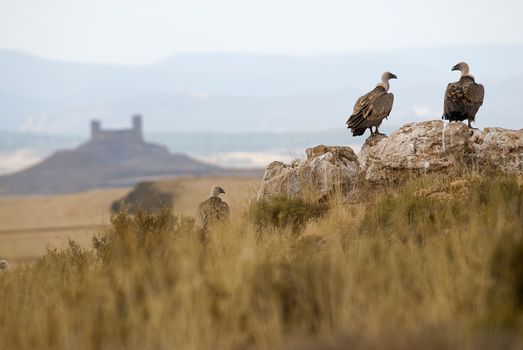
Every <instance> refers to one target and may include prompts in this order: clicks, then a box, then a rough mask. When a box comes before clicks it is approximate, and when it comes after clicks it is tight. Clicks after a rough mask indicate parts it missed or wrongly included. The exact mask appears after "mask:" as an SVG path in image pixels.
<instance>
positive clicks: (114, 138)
mask: <svg viewBox="0 0 523 350" xmlns="http://www.w3.org/2000/svg"><path fill="white" fill-rule="evenodd" d="M90 141H91V142H114V143H128V142H132V143H143V142H144V141H143V134H142V116H141V115H138V114H137V115H134V116H133V118H132V128H131V129H118V130H102V125H101V123H100V121H99V120H93V121H91V140H90Z"/></svg>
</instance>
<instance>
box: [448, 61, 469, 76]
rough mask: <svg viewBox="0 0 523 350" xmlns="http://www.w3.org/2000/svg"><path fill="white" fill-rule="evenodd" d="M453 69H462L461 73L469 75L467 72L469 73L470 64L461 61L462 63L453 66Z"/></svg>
mask: <svg viewBox="0 0 523 350" xmlns="http://www.w3.org/2000/svg"><path fill="white" fill-rule="evenodd" d="M452 70H453V71H455V70H459V71H461V75H467V74H469V65H468V64H466V63H465V62H460V63H458V64H456V65H455V66H454V67H452Z"/></svg>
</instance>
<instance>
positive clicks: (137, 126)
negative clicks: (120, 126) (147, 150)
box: [133, 114, 143, 141]
mask: <svg viewBox="0 0 523 350" xmlns="http://www.w3.org/2000/svg"><path fill="white" fill-rule="evenodd" d="M133 132H134V134H135V136H136V138H137V139H138V140H140V141H142V140H143V136H142V116H141V115H140V114H136V115H134V116H133Z"/></svg>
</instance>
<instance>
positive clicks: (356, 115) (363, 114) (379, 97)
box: [347, 72, 397, 136]
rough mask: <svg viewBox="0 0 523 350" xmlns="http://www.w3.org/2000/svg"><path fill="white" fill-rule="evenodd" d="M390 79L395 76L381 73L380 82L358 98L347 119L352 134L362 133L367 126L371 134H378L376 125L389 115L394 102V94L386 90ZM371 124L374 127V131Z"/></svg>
mask: <svg viewBox="0 0 523 350" xmlns="http://www.w3.org/2000/svg"><path fill="white" fill-rule="evenodd" d="M390 79H397V77H396V75H394V74H392V73H390V72H385V73H383V74H382V75H381V83H379V84H378V85H377V86H376V87H375V88H374V89H373V90H372V91H371V92H369V93H367V94H365V95H363V96H361V97H360V98H358V100H357V101H356V104H355V105H354V111H353V112H352V115H351V116H350V118H349V120H347V128H349V129H351V131H352V136H359V135H363V134H364V133H365V130H367V128H369V129H370V134H371V135H374V134H378V135H380V132H379V131H378V127H379V126H380V125H381V122H382V121H383V119H385V118H387V117H388V116H389V114H390V111H391V110H392V104H393V103H394V95H393V94H391V93H389V92H388V91H389V80H390ZM373 126H374V127H375V128H376V130H375V131H374V132H373V131H372V127H373Z"/></svg>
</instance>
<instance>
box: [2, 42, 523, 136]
mask: <svg viewBox="0 0 523 350" xmlns="http://www.w3.org/2000/svg"><path fill="white" fill-rule="evenodd" d="M461 60H466V61H468V62H469V63H470V65H471V69H472V73H473V74H474V75H475V76H476V77H477V78H478V81H481V82H482V83H483V84H484V85H485V89H486V95H485V104H484V106H483V107H482V108H481V110H480V112H479V114H478V118H477V120H478V125H477V126H479V127H481V126H488V125H497V126H504V127H510V128H521V127H523V122H522V121H521V117H520V111H521V110H523V99H519V98H515V96H517V95H518V94H520V93H521V92H522V89H521V84H520V80H521V79H522V78H523V66H522V65H521V64H520V63H521V61H523V46H477V47H474V46H472V47H439V48H417V49H407V48H406V49H398V50H389V51H368V52H355V53H348V54H337V55H310V56H283V55H242V54H193V55H178V56H174V57H172V58H171V59H168V60H166V61H163V62H159V63H156V64H151V65H143V66H116V65H104V64H81V63H68V62H59V61H51V60H46V59H41V58H38V57H34V56H30V55H26V54H22V53H19V52H13V51H2V50H0V77H2V79H0V120H2V124H1V125H0V129H2V130H26V131H36V132H54V133H62V134H70V133H73V134H80V133H82V132H84V125H85V124H86V123H87V121H88V120H90V119H95V118H97V119H103V121H104V123H108V124H111V125H124V124H125V123H126V118H125V117H124V116H127V115H129V114H132V113H135V112H136V111H140V112H142V113H144V114H145V115H147V116H148V132H166V131H167V132H169V131H170V132H195V131H197V132H203V131H208V132H257V131H306V130H320V129H322V130H325V129H335V128H344V122H345V120H346V117H347V115H348V114H349V113H350V112H351V110H352V106H353V104H354V101H355V100H356V98H357V97H359V96H360V95H361V94H362V93H364V92H366V91H368V90H369V89H370V88H372V86H373V84H375V83H376V82H377V80H378V78H379V75H380V74H381V72H382V71H384V70H390V71H392V72H394V73H396V74H397V75H398V78H399V79H398V80H397V81H394V82H392V87H391V90H392V92H393V93H394V95H395V105H394V109H393V111H392V113H391V116H390V118H389V119H390V120H389V121H388V122H389V123H394V124H395V125H397V126H399V125H402V124H404V123H406V122H409V121H419V120H426V119H434V118H437V117H438V116H440V115H441V112H442V108H443V107H442V104H443V101H442V100H443V93H444V91H445V88H446V85H447V83H448V82H449V81H452V80H457V78H458V74H457V73H456V72H451V71H450V68H451V67H452V66H453V65H454V64H455V63H457V62H458V61H461Z"/></svg>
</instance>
